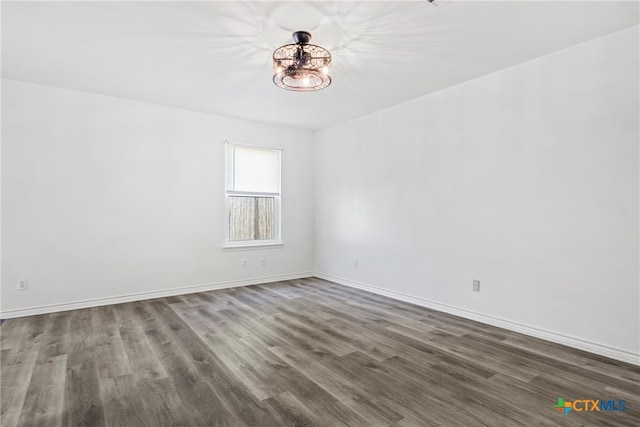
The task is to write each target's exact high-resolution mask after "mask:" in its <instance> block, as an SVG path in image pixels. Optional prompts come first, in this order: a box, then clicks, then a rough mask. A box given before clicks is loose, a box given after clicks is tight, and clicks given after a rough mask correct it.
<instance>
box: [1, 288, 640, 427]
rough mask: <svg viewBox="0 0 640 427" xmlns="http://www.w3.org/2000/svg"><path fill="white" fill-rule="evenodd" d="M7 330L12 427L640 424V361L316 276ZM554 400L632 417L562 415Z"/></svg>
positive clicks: (6, 383)
mask: <svg viewBox="0 0 640 427" xmlns="http://www.w3.org/2000/svg"><path fill="white" fill-rule="evenodd" d="M0 334H1V340H0V343H1V346H0V350H1V357H2V360H1V368H2V371H1V372H2V374H1V375H2V376H1V381H2V384H1V387H0V392H1V399H0V401H1V405H2V407H1V416H0V425H2V427H13V426H38V427H43V426H117V427H122V426H132V427H142V426H149V427H161V426H250V427H254V426H256V427H259V426H269V427H273V426H314V425H315V426H405V427H406V426H434V425H443V426H464V427H469V426H518V425H524V426H579V425H588V426H638V425H639V420H640V368H638V367H635V366H632V365H628V364H624V363H621V362H616V361H613V360H610V359H607V358H604V357H600V356H595V355H592V354H589V353H585V352H582V351H579V350H575V349H571V348H567V347H563V346H560V345H557V344H553V343H549V342H546V341H542V340H538V339H535V338H531V337H527V336H524V335H521V334H517V333H514V332H510V331H506V330H502V329H498V328H495V327H491V326H487V325H483V324H480V323H476V322H472V321H468V320H464V319H461V318H458V317H455V316H451V315H448V314H444V313H440V312H437V311H433V310H429V309H426V308H423V307H418V306H414V305H411V304H407V303H403V302H399V301H396V300H392V299H389V298H385V297H382V296H379V295H375V294H371V293H368V292H364V291H360V290H356V289H351V288H347V287H343V286H340V285H337V284H334V283H331V282H327V281H323V280H320V279H314V278H310V279H303V280H296V281H288V282H278V283H271V284H267V285H259V286H249V287H243V288H234V289H228V290H221V291H213V292H203V293H198V294H190V295H183V296H180V297H170V298H161V299H156V300H149V301H141V302H134V303H128V304H118V305H111V306H103V307H96V308H91V309H84V310H74V311H67V312H61V313H54V314H48V315H41V316H31V317H24V318H19V319H10V320H7V321H5V322H3V324H2V326H0ZM559 397H562V398H564V399H565V401H573V400H578V399H580V400H582V399H588V400H597V399H602V400H615V401H616V402H617V401H618V400H624V401H625V402H626V410H625V411H598V412H586V411H582V412H580V411H578V410H573V411H570V412H569V413H568V414H567V415H563V414H562V413H561V412H558V411H557V410H555V409H554V405H555V404H556V403H557V400H558V398H559ZM581 407H582V406H581V405H579V406H578V408H577V409H580V408H581Z"/></svg>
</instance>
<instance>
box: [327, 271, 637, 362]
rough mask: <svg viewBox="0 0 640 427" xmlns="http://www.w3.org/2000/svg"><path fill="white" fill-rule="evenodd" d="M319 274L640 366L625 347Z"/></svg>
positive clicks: (382, 293) (399, 298) (343, 283)
mask: <svg viewBox="0 0 640 427" xmlns="http://www.w3.org/2000/svg"><path fill="white" fill-rule="evenodd" d="M315 277H318V278H320V279H324V280H328V281H331V282H335V283H338V284H340V285H345V286H350V287H352V288H358V289H362V290H365V291H369V292H373V293H374V294H378V295H384V296H386V297H389V298H394V299H397V300H400V301H405V302H409V303H411V304H416V305H420V306H423V307H427V308H431V309H434V310H438V311H442V312H445V313H449V314H453V315H455V316H459V317H463V318H465V319H470V320H475V321H477V322H481V323H486V324H488V325H492V326H497V327H499V328H503V329H507V330H510V331H514V332H519V333H522V334H525V335H530V336H532V337H536V338H540V339H543V340H547V341H551V342H554V343H557V344H562V345H566V346H568V347H573V348H577V349H579V350H584V351H588V352H590V353H594V354H598V355H601V356H605V357H609V358H611V359H615V360H620V361H622V362H626V363H630V364H633V365H638V366H640V354H637V353H633V352H630V351H627V350H622V349H619V348H615V347H610V346H607V345H604V344H599V343H596V342H592V341H586V340H583V339H580V338H574V337H570V336H567V335H562V334H559V333H557V332H553V331H548V330H544V329H540V328H536V327H533V326H529V325H523V324H521V323H517V322H513V321H511V320H506V319H501V318H499V317H495V316H489V315H486V314H482V313H477V312H474V311H470V310H466V309H463V308H459V307H455V306H451V305H448V304H442V303H439V302H435V301H430V300H428V299H425V298H421V297H416V296H412V295H407V294H403V293H401V292H396V291H391V290H388V289H383V288H379V287H376V286H371V285H368V284H365V283H360V282H355V281H353V280H348V279H343V278H340V277H335V276H332V275H330V274H325V273H320V272H316V273H315Z"/></svg>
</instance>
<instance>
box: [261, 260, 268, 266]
mask: <svg viewBox="0 0 640 427" xmlns="http://www.w3.org/2000/svg"><path fill="white" fill-rule="evenodd" d="M260 265H262V266H263V267H266V266H267V260H266V259H263V260H262V262H260Z"/></svg>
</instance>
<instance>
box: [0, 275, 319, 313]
mask: <svg viewBox="0 0 640 427" xmlns="http://www.w3.org/2000/svg"><path fill="white" fill-rule="evenodd" d="M312 276H313V273H312V272H306V273H294V274H284V275H280V276H265V277H259V278H255V279H247V280H235V281H229V282H219V283H209V284H204V285H195V286H185V287H180V288H171V289H165V290H162V291H150V292H136V293H132V294H127V295H119V296H114V297H106V298H95V299H87V300H82V301H73V302H68V303H62V304H49V305H40V306H36V307H28V308H20V309H14V310H5V311H2V312H0V319H3V320H4V319H13V318H16V317H24V316H34V315H37V314H46V313H56V312H59V311H68V310H77V309H80V308H90V307H98V306H101V305H109V304H121V303H124V302H132V301H141V300H146V299H154V298H163V297H171V296H176V295H184V294H193V293H196V292H205V291H215V290H218V289H227V288H236V287H239V286H249V285H260V284H262V283H270V282H279V281H281V280H295V279H302V278H304V277H312Z"/></svg>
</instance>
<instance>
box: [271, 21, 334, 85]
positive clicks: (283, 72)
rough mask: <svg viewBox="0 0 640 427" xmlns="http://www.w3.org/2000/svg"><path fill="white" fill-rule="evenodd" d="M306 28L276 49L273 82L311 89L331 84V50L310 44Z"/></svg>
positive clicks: (309, 35)
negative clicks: (290, 41)
mask: <svg viewBox="0 0 640 427" xmlns="http://www.w3.org/2000/svg"><path fill="white" fill-rule="evenodd" d="M310 40H311V34H310V33H308V32H307V31H296V32H295V33H293V41H294V42H295V43H293V44H287V45H284V46H280V47H279V48H277V49H276V50H275V51H274V52H273V83H275V84H276V86H278V87H281V88H283V89H287V90H292V91H296V92H311V91H316V90H320V89H324V88H325V87H327V86H329V85H330V84H331V54H330V53H329V51H328V50H327V49H325V48H323V47H320V46H317V45H314V44H310V43H309V41H310Z"/></svg>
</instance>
